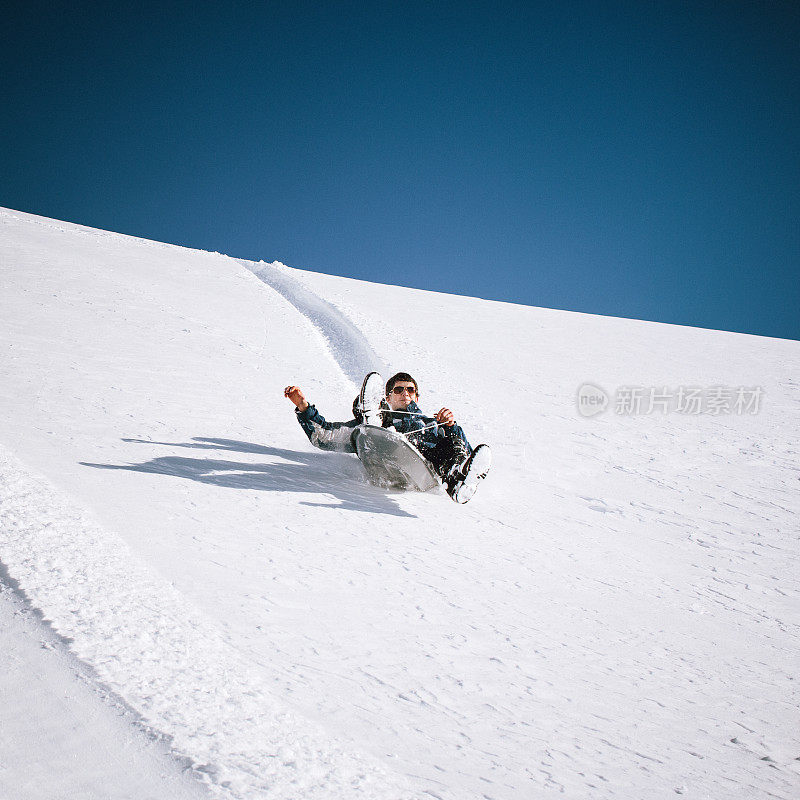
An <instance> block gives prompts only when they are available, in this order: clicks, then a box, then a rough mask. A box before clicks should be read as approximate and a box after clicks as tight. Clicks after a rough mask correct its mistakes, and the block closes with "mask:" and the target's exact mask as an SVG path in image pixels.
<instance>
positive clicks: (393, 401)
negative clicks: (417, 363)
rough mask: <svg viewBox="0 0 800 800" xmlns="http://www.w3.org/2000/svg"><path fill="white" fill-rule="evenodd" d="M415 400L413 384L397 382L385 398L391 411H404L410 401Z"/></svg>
mask: <svg viewBox="0 0 800 800" xmlns="http://www.w3.org/2000/svg"><path fill="white" fill-rule="evenodd" d="M416 399H417V390H416V389H415V388H414V384H413V383H409V382H408V381H397V383H396V384H395V385H394V386H393V387H392V391H391V392H389V394H388V395H387V396H386V402H387V403H388V404H389V408H391V409H392V411H405V410H406V409H407V408H408V406H409V404H410V403H411V402H412V401H416Z"/></svg>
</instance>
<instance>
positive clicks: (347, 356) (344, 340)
mask: <svg viewBox="0 0 800 800" xmlns="http://www.w3.org/2000/svg"><path fill="white" fill-rule="evenodd" d="M236 260H237V261H238V262H239V263H240V264H241V265H242V266H244V267H246V268H247V269H248V270H250V272H252V273H253V274H254V275H255V276H256V277H257V278H258V279H259V280H260V281H262V282H263V283H266V284H267V286H269V287H271V288H272V289H274V290H275V291H276V292H278V293H279V294H280V295H282V296H283V297H285V298H286V299H287V300H288V301H289V302H290V303H291V304H292V305H293V306H294V307H295V308H296V309H297V310H298V311H299V312H300V313H301V314H302V315H303V316H304V317H305V318H306V319H308V320H309V322H311V324H312V325H313V326H314V327H315V328H316V329H317V330H318V331H319V333H320V334H322V337H323V338H324V339H325V341H326V343H327V345H328V348H329V349H330V352H331V355H332V356H333V359H334V360H335V361H336V363H337V364H338V365H339V368H340V369H341V370H342V372H343V373H344V374H345V375H346V376H347V378H349V379H350V380H351V381H352V382H353V383H354V384H356V385H357V386H358V385H360V384H361V381H362V380H363V378H364V375H366V374H367V373H368V372H370V371H371V370H377V371H379V372H381V373H383V374H386V370H387V365H386V362H385V361H384V360H383V359H382V358H380V356H378V354H377V353H376V352H375V351H374V350H373V349H372V347H371V345H370V343H369V342H368V341H367V337H366V336H364V334H363V333H362V332H361V331H360V330H359V329H358V328H357V327H356V326H355V325H354V324H353V323H352V322H351V321H350V320H349V319H348V318H347V317H346V316H345V315H344V314H343V313H342V312H341V311H340V310H339V309H338V308H336V306H334V305H333V304H332V303H329V302H328V301H327V300H325V299H323V298H322V297H319V296H318V295H316V294H314V293H313V292H312V291H310V290H309V289H307V288H306V287H305V286H303V284H302V283H300V281H299V280H297V279H296V278H293V277H292V276H291V275H290V274H288V272H286V269H287V268H286V267H285V266H284V265H283V264H280V263H279V262H277V261H276V262H273V263H272V264H266V263H265V262H263V261H259V262H255V261H246V260H245V259H242V258H240V259H236Z"/></svg>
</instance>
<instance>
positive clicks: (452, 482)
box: [444, 444, 492, 504]
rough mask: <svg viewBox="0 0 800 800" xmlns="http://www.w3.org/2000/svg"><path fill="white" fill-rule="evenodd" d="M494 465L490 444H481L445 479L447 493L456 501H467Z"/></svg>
mask: <svg viewBox="0 0 800 800" xmlns="http://www.w3.org/2000/svg"><path fill="white" fill-rule="evenodd" d="M491 466H492V451H491V449H490V448H489V445H488V444H479V445H478V446H477V447H476V448H475V449H474V450H473V451H472V453H471V454H470V456H469V458H467V460H466V461H465V462H464V463H463V464H461V465H460V466H458V467H454V468H453V469H452V470H450V472H449V473H448V474H447V476H446V477H445V479H444V483H445V486H446V487H447V494H449V495H450V497H452V498H453V500H455V502H456V503H462V504H463V503H467V502H469V500H471V499H472V495H474V494H475V491H476V490H477V488H478V483H479V482H480V481H482V480H483V479H484V478H485V477H486V475H487V473H488V472H489V468H490V467H491Z"/></svg>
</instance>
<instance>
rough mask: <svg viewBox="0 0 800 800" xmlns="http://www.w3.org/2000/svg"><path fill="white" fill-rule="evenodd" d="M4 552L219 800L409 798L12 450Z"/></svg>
mask: <svg viewBox="0 0 800 800" xmlns="http://www.w3.org/2000/svg"><path fill="white" fill-rule="evenodd" d="M0 552H2V555H3V561H2V563H0V581H2V582H3V583H4V584H8V585H10V586H11V587H12V588H15V587H20V588H18V589H17V593H18V595H19V596H20V597H21V598H22V599H24V600H25V602H26V603H27V605H28V606H29V607H30V608H31V609H32V611H33V613H34V614H35V613H37V612H36V610H37V609H41V614H42V616H43V617H45V616H46V619H47V623H48V626H49V628H50V629H51V630H52V632H53V634H54V635H55V636H56V637H60V639H61V640H62V641H63V642H64V643H67V642H68V644H69V650H70V653H71V654H72V655H74V656H75V657H76V658H77V659H80V661H81V662H83V663H86V664H88V665H90V666H91V669H92V670H93V672H94V674H95V675H96V678H97V680H98V682H99V683H100V685H101V686H102V687H103V692H104V693H107V694H110V695H112V696H113V697H119V698H123V699H124V704H125V707H126V709H128V710H130V712H131V713H132V714H133V715H134V719H135V722H136V724H137V726H138V727H139V728H141V729H143V730H144V731H145V733H146V734H148V735H149V736H150V737H152V738H153V739H156V740H161V741H162V742H163V744H164V745H166V748H168V749H169V750H170V751H171V755H172V756H173V757H177V758H178V760H179V764H181V765H184V766H185V765H189V764H190V765H191V766H192V773H193V776H194V777H197V778H199V779H200V780H201V781H202V782H203V783H205V784H206V786H207V788H208V789H209V792H210V796H211V798H213V799H214V800H245V799H247V800H250V798H267V797H270V798H288V797H303V798H308V800H332V798H339V797H353V798H365V799H366V798H369V800H396V799H398V798H403V800H409V798H410V797H411V792H410V789H409V787H408V786H407V784H406V783H405V780H404V779H403V778H402V777H400V776H396V775H393V774H390V773H388V772H387V771H386V769H385V768H384V767H383V766H382V765H381V764H380V763H379V762H377V761H376V760H375V759H374V758H372V757H371V756H366V755H363V754H362V753H359V752H357V751H355V750H352V751H351V750H350V749H349V748H348V747H347V746H345V745H341V744H339V743H338V742H337V741H335V740H333V739H331V738H330V737H329V736H328V734H327V733H325V731H324V730H323V729H322V728H320V727H319V726H318V725H317V724H316V723H313V722H309V721H307V720H305V719H304V718H302V717H299V716H297V715H295V714H294V713H293V712H292V711H291V710H290V709H289V708H288V707H286V706H285V705H284V704H283V703H282V702H280V701H279V700H278V699H277V698H275V697H274V696H273V695H272V693H271V692H270V691H269V690H268V689H265V687H264V686H263V684H262V679H261V678H260V677H259V675H258V673H257V672H256V671H254V670H253V667H252V663H251V662H250V661H248V660H247V659H246V658H244V657H242V656H241V655H240V654H238V653H237V652H236V651H235V650H233V649H232V648H231V647H230V645H229V643H228V642H227V641H226V639H225V637H224V635H223V634H222V633H221V632H220V631H219V630H218V629H217V628H216V627H212V626H209V625H208V624H207V621H206V620H205V618H203V617H202V616H201V615H199V614H198V613H197V612H196V610H195V609H194V608H193V607H192V606H191V604H190V603H188V602H187V601H186V599H185V598H184V597H183V596H182V595H181V594H180V593H179V592H178V590H177V589H175V588H174V587H173V586H172V585H171V584H169V583H167V582H166V581H163V580H161V579H160V578H158V577H157V576H154V575H153V573H152V572H151V571H150V570H148V568H147V566H146V565H145V564H144V563H142V562H140V561H139V560H138V559H137V557H136V556H135V555H134V554H133V553H132V552H131V551H130V549H129V548H128V547H127V545H126V544H125V542H124V541H123V540H122V539H121V538H119V537H117V536H115V535H113V534H112V533H111V532H110V531H107V530H104V529H102V528H101V527H100V526H99V524H98V523H97V521H96V520H95V519H94V518H93V517H92V516H91V515H90V514H89V513H88V512H87V511H85V510H84V509H83V508H82V507H81V506H79V505H78V504H76V503H75V502H74V501H73V500H72V499H71V498H69V497H68V496H67V495H64V494H63V493H61V492H60V491H59V490H58V489H56V487H54V486H52V485H51V484H49V482H48V481H47V480H46V479H45V478H43V477H42V476H39V475H36V474H34V473H31V472H29V471H28V469H27V468H26V467H25V466H24V465H23V464H22V463H21V462H19V461H18V460H17V459H16V458H15V457H14V456H13V455H12V454H11V453H9V452H7V451H6V450H5V449H4V448H2V447H0ZM11 575H13V576H15V577H14V582H13V583H11V582H10V580H9V577H10V576H11ZM67 637H68V638H67ZM176 698H181V699H182V701H181V700H178V701H176ZM187 699H188V700H189V701H188V702H187ZM212 732H213V735H212ZM284 752H285V753H286V754H285V755H284ZM0 771H2V770H0ZM0 794H2V792H1V791H0ZM3 796H4V797H5V795H3Z"/></svg>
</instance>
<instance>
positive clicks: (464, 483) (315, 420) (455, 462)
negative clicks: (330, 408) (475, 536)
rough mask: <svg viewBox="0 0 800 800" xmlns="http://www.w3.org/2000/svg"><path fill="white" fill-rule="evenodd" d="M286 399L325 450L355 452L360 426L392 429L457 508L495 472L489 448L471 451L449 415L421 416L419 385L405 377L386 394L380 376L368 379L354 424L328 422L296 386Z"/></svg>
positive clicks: (399, 375) (443, 411)
mask: <svg viewBox="0 0 800 800" xmlns="http://www.w3.org/2000/svg"><path fill="white" fill-rule="evenodd" d="M283 393H284V396H285V397H288V398H289V399H290V400H291V401H292V402H293V403H294V404H295V406H296V407H297V408H296V411H295V413H296V414H297V421H298V422H299V423H300V426H301V427H302V428H303V430H304V431H305V434H306V436H308V438H309V440H310V441H311V443H312V444H313V445H314V446H315V447H319V448H321V449H322V450H338V451H341V452H346V453H354V452H356V448H355V446H354V444H353V441H352V436H353V432H354V430H355V428H357V427H358V426H359V425H361V424H362V423H364V424H367V425H378V426H381V427H384V428H394V429H395V430H397V432H398V433H401V434H403V435H405V436H406V437H407V439H408V440H409V441H410V442H411V444H413V445H414V446H415V447H416V448H417V450H419V452H420V453H421V454H422V456H423V457H424V458H425V459H426V460H427V461H428V462H429V463H430V464H431V465H432V466H433V468H434V470H435V471H436V472H437V474H438V475H439V476H441V478H442V481H443V482H444V485H445V487H446V488H447V493H448V494H449V495H450V497H452V498H453V500H455V501H456V502H457V503H466V502H467V500H469V499H470V498H471V497H472V495H473V494H474V493H475V490H476V489H477V486H478V481H480V480H481V479H482V478H484V477H486V473H487V472H488V471H489V467H490V466H491V460H492V459H491V451H490V450H489V447H488V445H485V444H479V445H478V446H477V447H476V448H475V449H474V450H473V449H472V447H470V444H469V442H468V441H467V437H466V436H465V435H464V431H463V430H461V427H460V426H459V425H457V424H456V421H455V417H454V415H453V412H452V411H450V409H448V408H442V409H440V410H439V411H438V412H437V413H436V414H435V415H434V416H433V417H427V416H425V415H424V414H423V413H422V411H421V410H420V408H419V406H418V405H417V403H416V401H417V400H418V399H419V388H418V386H417V382H416V381H415V380H414V378H412V377H411V375H409V374H408V373H407V372H398V373H397V374H396V375H393V376H392V377H391V378H389V380H388V381H387V383H386V387H385V391H384V387H383V379H382V378H381V377H380V375H379V374H378V373H377V372H371V373H370V374H369V375H367V377H366V378H365V379H364V385H363V386H362V388H361V394H360V395H359V396H358V397H357V398H356V399H355V401H354V402H353V416H354V419H352V420H350V421H349V422H327V421H326V420H325V418H324V417H323V416H322V414H320V413H319V411H317V409H316V407H315V406H313V405H310V404H309V403H308V401H307V400H306V399H305V397H304V396H303V392H302V391H301V390H300V389H299V388H298V387H297V386H287V387H286V389H285V390H284V392H283Z"/></svg>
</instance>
